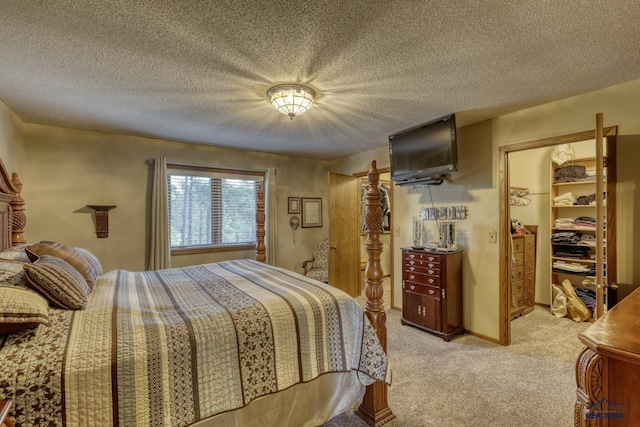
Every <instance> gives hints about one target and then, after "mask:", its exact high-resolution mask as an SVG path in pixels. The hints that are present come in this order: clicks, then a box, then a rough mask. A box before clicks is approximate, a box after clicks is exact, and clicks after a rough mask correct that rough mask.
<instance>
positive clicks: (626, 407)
mask: <svg viewBox="0 0 640 427" xmlns="http://www.w3.org/2000/svg"><path fill="white" fill-rule="evenodd" d="M578 337H579V338H580V340H581V341H582V342H583V343H584V344H585V345H586V348H585V349H584V350H582V352H581V353H580V355H579V356H578V360H577V361H576V383H577V392H576V394H577V399H576V404H575V409H574V425H575V426H576V427H587V426H589V427H593V426H609V427H616V426H640V397H639V396H638V390H640V289H636V290H635V291H634V292H633V293H631V294H630V295H628V296H627V297H626V298H624V299H623V300H622V301H621V302H619V303H618V304H616V306H615V307H613V308H612V309H611V310H609V311H608V312H607V313H606V314H605V315H604V316H602V317H601V318H599V319H598V320H597V321H596V322H595V323H594V324H593V325H591V326H590V327H589V328H588V329H587V330H585V331H584V332H583V333H581V334H579V335H578Z"/></svg>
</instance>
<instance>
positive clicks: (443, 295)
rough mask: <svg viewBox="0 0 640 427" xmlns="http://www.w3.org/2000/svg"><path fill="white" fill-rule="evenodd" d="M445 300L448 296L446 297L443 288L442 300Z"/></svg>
mask: <svg viewBox="0 0 640 427" xmlns="http://www.w3.org/2000/svg"><path fill="white" fill-rule="evenodd" d="M445 298H446V296H445V293H444V288H442V299H445Z"/></svg>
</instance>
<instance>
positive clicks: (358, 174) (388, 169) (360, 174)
mask: <svg viewBox="0 0 640 427" xmlns="http://www.w3.org/2000/svg"><path fill="white" fill-rule="evenodd" d="M378 172H379V173H380V174H383V173H391V167H386V168H378ZM368 173H369V171H368V170H367V171H364V172H356V173H354V174H353V175H352V176H354V177H357V178H362V177H366V176H367V174H368ZM389 189H390V192H391V221H389V228H390V233H389V236H390V237H389V251H390V252H391V253H390V254H389V255H390V260H389V264H390V267H389V268H390V271H389V280H390V282H391V283H390V288H389V294H390V295H389V307H391V308H395V309H397V310H399V307H396V305H395V301H394V297H393V277H394V275H393V270H394V264H393V247H394V246H393V234H394V232H393V230H394V228H393V223H394V221H395V215H394V214H393V209H394V208H395V202H394V200H393V184H391V185H390V186H389ZM359 190H360V189H358V191H359ZM359 196H360V194H358V197H359ZM358 203H360V202H358ZM358 224H360V221H358ZM360 255H361V256H362V254H360Z"/></svg>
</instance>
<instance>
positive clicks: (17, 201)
mask: <svg viewBox="0 0 640 427" xmlns="http://www.w3.org/2000/svg"><path fill="white" fill-rule="evenodd" d="M11 183H12V184H13V187H14V189H15V190H16V195H15V197H14V198H13V200H11V202H9V203H10V205H11V210H12V211H13V220H12V230H11V245H12V246H14V245H19V244H21V243H26V240H25V238H24V235H23V233H24V227H25V226H26V225H27V216H26V215H25V213H24V211H25V208H24V205H25V202H24V199H23V198H22V196H21V195H20V193H21V192H22V182H20V178H18V173H17V172H13V174H11Z"/></svg>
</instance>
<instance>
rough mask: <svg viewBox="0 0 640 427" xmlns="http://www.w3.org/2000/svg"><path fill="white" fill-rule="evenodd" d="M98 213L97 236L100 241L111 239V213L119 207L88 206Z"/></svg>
mask: <svg viewBox="0 0 640 427" xmlns="http://www.w3.org/2000/svg"><path fill="white" fill-rule="evenodd" d="M87 207H88V208H91V209H93V210H95V211H96V235H97V236H98V238H99V239H102V238H105V237H109V211H110V210H111V209H113V208H116V207H117V206H111V205H87Z"/></svg>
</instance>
